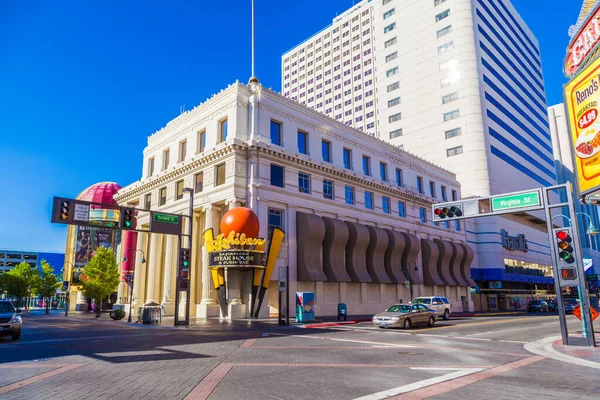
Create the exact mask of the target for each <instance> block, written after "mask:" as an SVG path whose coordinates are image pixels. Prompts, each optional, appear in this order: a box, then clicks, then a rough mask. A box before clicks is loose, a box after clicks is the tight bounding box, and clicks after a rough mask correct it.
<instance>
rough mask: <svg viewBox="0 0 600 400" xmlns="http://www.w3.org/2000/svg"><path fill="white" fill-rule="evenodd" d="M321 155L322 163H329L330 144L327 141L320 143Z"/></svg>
mask: <svg viewBox="0 0 600 400" xmlns="http://www.w3.org/2000/svg"><path fill="white" fill-rule="evenodd" d="M321 154H322V156H323V161H325V162H329V163H330V162H331V142H328V141H327V140H322V141H321Z"/></svg>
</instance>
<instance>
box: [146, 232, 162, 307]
mask: <svg viewBox="0 0 600 400" xmlns="http://www.w3.org/2000/svg"><path fill="white" fill-rule="evenodd" d="M148 262H149V264H148V291H147V293H146V303H149V302H153V303H158V302H159V300H160V299H159V298H158V295H159V292H160V289H159V288H158V287H157V285H158V284H160V264H159V263H160V235H158V234H156V233H153V234H151V235H150V254H149V255H148Z"/></svg>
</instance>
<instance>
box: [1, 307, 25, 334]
mask: <svg viewBox="0 0 600 400" xmlns="http://www.w3.org/2000/svg"><path fill="white" fill-rule="evenodd" d="M20 312H21V310H19V309H15V307H13V305H12V303H11V302H10V301H5V300H0V336H12V340H19V339H20V338H21V316H20V315H19V313H20Z"/></svg>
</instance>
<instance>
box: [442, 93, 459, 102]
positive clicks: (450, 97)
mask: <svg viewBox="0 0 600 400" xmlns="http://www.w3.org/2000/svg"><path fill="white" fill-rule="evenodd" d="M456 100H458V92H452V93H449V94H447V95H445V96H442V104H448V103H450V102H452V101H456Z"/></svg>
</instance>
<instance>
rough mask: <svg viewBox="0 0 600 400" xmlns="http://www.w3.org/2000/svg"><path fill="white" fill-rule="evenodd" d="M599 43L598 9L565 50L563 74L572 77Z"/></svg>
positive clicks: (599, 11)
mask: <svg viewBox="0 0 600 400" xmlns="http://www.w3.org/2000/svg"><path fill="white" fill-rule="evenodd" d="M599 43H600V7H597V8H596V9H595V10H594V11H593V12H592V13H591V14H590V16H589V17H588V19H587V21H586V22H585V24H584V25H583V27H582V28H581V29H580V30H579V32H578V33H577V35H576V36H575V37H574V38H573V40H572V41H571V43H570V44H569V47H568V48H567V57H566V59H565V66H564V73H565V76H567V77H573V76H574V75H575V73H576V72H577V71H578V70H579V67H580V66H581V65H582V63H583V62H584V61H585V60H586V58H587V57H588V56H589V55H590V54H591V53H592V52H593V50H594V49H595V48H596V47H597V46H598V44H599Z"/></svg>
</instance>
